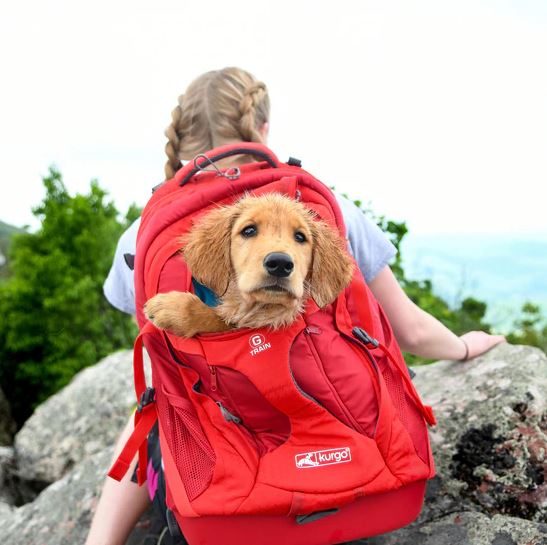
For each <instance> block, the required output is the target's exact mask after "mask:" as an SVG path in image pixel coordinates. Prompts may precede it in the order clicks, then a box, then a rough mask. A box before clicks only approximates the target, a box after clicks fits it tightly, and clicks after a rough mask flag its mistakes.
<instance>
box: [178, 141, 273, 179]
mask: <svg viewBox="0 0 547 545" xmlns="http://www.w3.org/2000/svg"><path fill="white" fill-rule="evenodd" d="M233 155H252V156H253V157H257V158H259V159H262V160H263V161H266V162H267V163H268V164H269V165H270V166H271V167H272V168H279V167H280V166H281V163H280V162H279V159H278V158H277V157H276V156H275V154H274V153H273V152H272V151H271V150H270V149H269V148H267V147H266V146H264V145H263V144H257V143H254V142H238V143H237V144H228V145H226V146H220V147H218V148H215V149H213V150H211V151H208V152H207V153H205V154H200V156H198V157H197V158H196V159H195V160H194V161H190V162H189V163H188V165H186V167H185V168H183V169H182V170H181V171H180V172H181V173H180V176H181V178H182V180H181V181H180V182H179V186H181V187H182V186H183V185H185V184H186V183H187V182H188V181H189V180H190V179H191V178H192V176H194V174H196V173H197V172H199V171H200V170H203V169H204V168H205V167H206V166H207V165H209V164H210V165H213V164H214V163H216V162H217V161H220V160H222V159H225V158H226V157H232V156H233ZM200 159H201V163H200V162H199V161H200Z"/></svg>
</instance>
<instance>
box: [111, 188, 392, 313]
mask: <svg viewBox="0 0 547 545" xmlns="http://www.w3.org/2000/svg"><path fill="white" fill-rule="evenodd" d="M335 195H336V200H337V201H338V204H339V206H340V209H341V211H342V216H343V217H344V221H345V223H346V230H347V237H348V250H349V251H350V253H351V254H352V255H353V257H354V258H355V261H356V262H357V265H358V267H359V269H361V272H362V273H363V276H364V277H365V280H366V282H367V283H369V282H370V281H371V280H372V279H373V278H374V277H375V276H376V275H377V274H378V273H379V272H380V271H381V270H382V269H383V268H384V267H385V266H386V265H387V264H388V263H389V262H390V261H391V260H392V259H393V257H394V256H395V254H396V253H397V250H396V249H395V246H393V244H392V243H391V242H390V240H389V239H388V238H387V237H386V235H385V234H384V233H383V232H382V230H381V229H380V228H379V227H378V226H377V225H376V224H375V223H374V222H373V221H371V220H370V219H369V218H367V216H366V215H365V214H363V212H362V211H361V210H360V209H359V208H358V207H357V206H355V204H354V203H353V202H351V201H350V200H349V199H347V198H345V197H343V196H342V195H339V194H336V193H335ZM139 225H140V218H139V219H137V220H136V221H135V222H134V223H133V224H132V225H131V226H130V227H129V228H128V229H127V230H126V231H125V232H124V233H123V234H122V236H121V237H120V239H119V241H118V246H117V248H116V253H115V255H114V261H113V263H112V267H111V268H110V272H109V273H108V276H107V278H106V280H105V282H104V285H103V291H104V295H105V297H106V298H107V299H108V301H109V302H110V304H111V305H113V306H114V307H116V308H117V309H119V310H121V311H122V312H127V313H128V314H135V289H134V284H133V270H132V269H130V268H129V266H128V265H127V263H126V261H125V258H124V254H131V255H134V254H135V248H136V244H137V232H138V230H139Z"/></svg>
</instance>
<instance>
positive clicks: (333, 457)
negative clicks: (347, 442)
mask: <svg viewBox="0 0 547 545" xmlns="http://www.w3.org/2000/svg"><path fill="white" fill-rule="evenodd" d="M294 461H295V463H296V467H298V468H302V469H304V468H306V467H319V466H330V465H332V464H343V463H345V462H351V450H350V449H349V447H342V448H332V449H329V450H316V451H315V452H304V453H303V454H297V455H296V456H295V457H294Z"/></svg>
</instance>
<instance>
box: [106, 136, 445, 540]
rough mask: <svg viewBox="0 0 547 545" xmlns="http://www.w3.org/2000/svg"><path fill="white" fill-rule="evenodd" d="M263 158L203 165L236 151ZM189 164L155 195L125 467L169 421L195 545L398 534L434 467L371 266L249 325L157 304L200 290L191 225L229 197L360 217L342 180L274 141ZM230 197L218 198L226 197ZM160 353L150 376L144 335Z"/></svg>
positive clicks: (138, 278)
mask: <svg viewBox="0 0 547 545" xmlns="http://www.w3.org/2000/svg"><path fill="white" fill-rule="evenodd" d="M240 154H250V155H252V156H254V157H255V158H257V159H259V160H261V161H260V162H255V163H249V164H245V165H243V166H241V167H238V168H237V169H234V168H231V169H228V170H226V171H222V172H220V174H221V175H219V173H218V172H206V171H203V170H204V169H205V167H206V166H208V165H209V164H210V165H213V163H214V162H215V161H219V160H220V159H223V158H225V157H229V156H232V155H240ZM206 155H207V156H206V157H204V156H200V157H198V158H197V159H196V160H195V161H194V162H193V163H192V162H191V163H189V164H188V165H186V166H185V167H184V168H182V169H181V170H179V171H178V172H177V174H176V176H175V177H174V178H172V179H171V180H168V181H167V182H165V183H164V184H162V185H161V186H160V187H159V188H158V189H157V190H156V191H155V192H154V194H153V196H152V198H151V199H150V201H149V202H148V204H147V205H146V207H145V209H144V211H143V214H142V219H141V225H140V230H139V234H138V238H137V250H136V259H135V290H136V306H137V319H138V322H139V325H140V327H141V332H140V335H139V336H138V338H137V340H136V342H135V351H134V371H135V389H136V394H137V400H138V402H139V406H138V409H137V412H136V413H135V430H134V432H133V434H132V436H131V437H130V439H129V441H128V443H127V444H126V446H125V448H124V450H123V451H122V453H121V455H120V457H119V459H118V461H117V462H116V463H115V465H114V466H113V468H112V469H111V471H110V473H109V475H110V476H112V477H114V478H116V479H121V478H122V476H123V475H124V474H125V472H126V471H127V467H128V466H129V463H130V461H131V460H132V459H133V457H134V455H135V453H136V452H137V450H139V471H138V476H139V483H142V482H144V480H145V478H146V465H147V463H146V462H147V460H146V436H147V434H148V432H149V430H150V428H151V427H152V426H153V424H154V423H155V421H156V419H157V421H158V424H159V435H160V445H161V452H162V459H163V464H164V471H165V481H166V485H167V497H166V500H167V506H168V515H169V517H168V518H170V519H171V522H173V521H175V520H176V523H178V526H180V528H181V529H182V532H183V533H184V536H185V538H186V539H187V540H188V541H189V543H190V544H191V545H197V544H204V545H205V544H211V545H212V544H215V545H242V544H246V543H252V544H253V545H270V544H271V545H274V544H275V545H278V544H279V543H283V542H285V543H289V544H291V545H299V544H301V545H322V544H324V545H327V544H333V543H340V542H343V541H349V540H353V539H358V538H363V537H368V536H371V535H375V534H379V533H384V532H387V531H391V530H394V529H396V528H399V527H401V526H404V525H406V524H408V523H410V522H411V521H413V520H414V519H415V518H416V517H417V516H418V514H419V512H420V509H421V506H422V503H423V498H424V490H425V482H426V480H427V479H429V478H431V477H433V476H434V472H435V470H434V464H433V458H432V454H431V448H430V444H429V439H428V433H427V426H426V423H428V424H429V425H434V424H435V418H434V416H433V413H432V411H431V408H430V407H427V406H424V405H423V404H422V402H421V400H420V397H419V395H418V393H417V392H416V389H415V388H414V386H413V384H412V381H411V378H410V376H409V371H408V369H407V367H406V365H405V362H404V360H403V357H402V355H401V352H400V349H399V347H398V345H397V341H396V340H395V338H394V336H393V334H392V330H391V327H390V325H389V323H388V321H387V319H386V316H385V315H384V313H383V311H382V309H381V308H380V306H379V304H378V303H377V301H376V300H375V299H374V297H373V295H372V294H371V292H370V291H369V289H368V287H367V285H366V283H365V281H364V279H363V276H362V274H361V272H360V271H359V269H358V268H357V267H356V270H355V274H354V277H353V280H352V281H351V283H350V285H349V286H348V287H347V288H346V289H345V290H344V291H343V292H341V293H340V295H339V296H338V298H337V300H336V301H334V303H332V304H330V305H328V306H327V307H325V308H322V309H319V308H318V307H317V305H315V303H314V302H313V301H312V300H310V301H308V303H307V306H306V309H305V312H303V313H302V314H301V315H300V316H299V318H298V319H297V320H296V321H295V322H294V323H293V324H292V325H290V326H288V327H286V328H284V329H281V330H277V331H271V330H269V329H268V328H262V329H246V328H244V329H234V330H231V331H229V332H225V333H214V334H203V335H198V336H196V337H193V338H191V339H183V338H181V337H176V336H174V335H171V334H170V333H168V332H165V331H162V330H159V329H156V328H155V327H154V326H152V324H150V323H149V322H147V321H146V318H145V317H144V315H143V312H142V308H143V305H144V303H145V302H146V301H147V300H148V299H149V298H151V297H152V296H154V295H155V294H156V293H159V292H166V291H170V290H179V291H193V290H194V288H193V283H192V275H191V271H189V270H188V268H187V267H186V265H185V263H184V261H183V259H182V257H181V254H180V252H179V250H180V237H181V235H182V234H184V233H185V232H187V231H188V230H189V229H190V228H191V226H192V224H193V223H194V222H195V221H196V219H197V218H198V217H199V216H201V215H202V214H204V213H206V212H207V211H208V210H209V209H211V207H213V206H217V205H218V204H219V203H222V204H230V203H232V202H234V201H235V200H237V199H238V198H240V197H241V196H242V194H244V193H252V194H255V195H259V194H262V193H265V192H272V191H275V192H279V193H282V194H284V195H288V196H289V197H292V198H296V199H299V200H301V201H302V202H303V203H305V205H306V206H307V207H309V208H311V209H313V210H314V211H315V212H316V213H317V214H318V215H319V216H320V217H321V218H322V219H323V220H325V221H326V222H328V223H330V224H331V225H333V226H336V227H337V228H338V229H339V231H340V233H341V234H342V236H345V227H344V222H343V219H342V215H341V212H340V209H339V207H338V204H337V201H336V199H335V197H334V195H333V194H332V192H331V190H330V189H329V188H328V187H326V186H325V185H324V184H322V183H321V182H319V181H318V180H317V179H315V178H314V177H313V176H311V175H310V174H308V173H307V172H306V171H304V170H302V169H301V168H300V165H299V164H298V162H297V161H296V160H293V159H291V160H290V161H289V163H288V164H284V163H281V162H280V161H279V160H278V159H277V158H276V157H275V155H274V154H273V153H272V152H271V151H270V150H269V149H267V148H266V147H264V146H262V145H258V144H250V143H242V144H239V145H229V146H223V147H220V148H216V149H214V150H212V151H211V152H209V153H207V154H206ZM212 203H214V204H212ZM143 343H144V346H145V347H146V349H147V351H148V354H149V355H150V359H151V362H152V382H153V385H154V388H150V387H147V386H146V383H145V379H144V373H143V367H142V345H143Z"/></svg>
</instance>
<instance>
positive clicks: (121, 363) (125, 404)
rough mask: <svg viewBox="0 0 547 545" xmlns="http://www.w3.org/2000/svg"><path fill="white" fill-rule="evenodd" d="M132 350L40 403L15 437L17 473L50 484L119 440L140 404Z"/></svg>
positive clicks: (111, 358) (86, 371) (84, 373)
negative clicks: (134, 385)
mask: <svg viewBox="0 0 547 545" xmlns="http://www.w3.org/2000/svg"><path fill="white" fill-rule="evenodd" d="M135 405H136V401H135V393H134V387H133V368H132V352H131V351H121V352H116V353H115V354H112V355H110V356H108V357H107V358H105V359H103V360H101V361H100V362H99V363H98V364H97V365H95V366H93V367H88V368H86V369H84V370H83V371H81V372H80V373H78V374H77V375H76V376H75V377H74V379H73V380H72V381H71V382H70V384H69V385H68V386H66V387H65V388H64V389H63V390H61V391H60V392H59V393H57V394H56V395H54V396H52V397H51V398H49V399H48V400H47V401H46V402H44V403H43V404H42V405H40V406H39V407H38V408H37V409H36V411H35V412H34V414H33V415H32V416H31V417H30V418H29V420H27V422H26V423H25V425H24V426H23V428H22V429H21V430H20V431H19V433H18V434H17V435H16V438H15V455H16V462H17V468H18V469H17V471H18V476H19V477H20V478H21V479H22V480H27V481H34V482H38V483H44V484H49V483H52V482H55V481H57V480H58V479H60V478H61V477H62V476H63V475H64V474H65V473H66V472H67V471H68V470H70V469H71V468H72V467H73V466H74V465H75V464H77V463H78V462H80V461H81V460H84V459H86V458H89V457H90V456H91V455H93V454H95V453H97V452H100V451H102V450H103V449H104V448H105V447H106V446H108V445H112V444H114V443H115V441H116V438H117V437H118V435H119V434H120V432H121V430H122V429H123V427H124V425H125V423H126V422H127V420H128V418H129V416H130V414H131V411H132V409H133V408H134V407H135Z"/></svg>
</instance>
